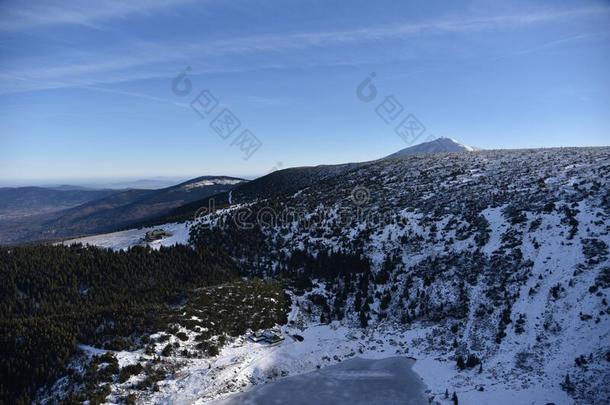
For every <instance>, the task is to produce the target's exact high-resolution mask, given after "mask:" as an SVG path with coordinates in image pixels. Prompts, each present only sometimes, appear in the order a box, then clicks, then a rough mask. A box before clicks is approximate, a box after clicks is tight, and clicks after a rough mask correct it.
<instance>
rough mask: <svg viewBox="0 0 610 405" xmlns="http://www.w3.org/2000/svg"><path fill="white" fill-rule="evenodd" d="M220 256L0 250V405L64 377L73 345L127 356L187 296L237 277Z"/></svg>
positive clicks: (186, 251)
mask: <svg viewBox="0 0 610 405" xmlns="http://www.w3.org/2000/svg"><path fill="white" fill-rule="evenodd" d="M237 275H238V271H237V267H236V265H235V263H234V262H233V261H232V260H231V259H230V258H229V257H228V256H227V255H226V254H224V253H223V252H221V251H218V250H215V249H210V248H204V247H199V248H197V249H192V248H191V247H187V246H175V247H171V248H161V249H160V250H158V251H155V250H152V249H150V248H143V247H134V248H131V249H129V250H127V251H121V252H114V251H111V250H106V249H99V248H94V247H83V246H81V245H75V246H71V247H65V246H43V245H37V246H28V247H11V248H6V247H3V248H0V403H10V404H14V403H29V402H31V401H32V400H33V399H34V398H35V396H36V392H37V390H38V389H39V388H41V387H43V386H45V385H46V384H50V383H51V382H53V381H54V380H55V379H56V378H57V377H59V376H60V375H62V373H64V372H65V370H66V366H67V364H68V362H69V360H70V358H71V357H72V355H73V354H74V351H75V349H76V344H77V343H86V344H92V345H96V346H98V347H104V348H107V349H116V350H121V349H128V348H130V347H135V346H136V345H138V344H140V341H139V338H140V337H141V336H142V335H143V334H145V333H148V332H153V331H155V330H156V328H158V327H160V326H161V325H159V322H160V321H161V319H162V316H161V315H162V314H164V313H167V312H168V311H169V309H170V308H171V306H172V305H176V304H181V303H183V302H184V300H185V298H186V296H187V292H188V291H190V290H192V289H194V288H199V287H203V286H210V285H215V284H220V283H223V282H226V281H229V280H233V279H235V278H236V277H237Z"/></svg>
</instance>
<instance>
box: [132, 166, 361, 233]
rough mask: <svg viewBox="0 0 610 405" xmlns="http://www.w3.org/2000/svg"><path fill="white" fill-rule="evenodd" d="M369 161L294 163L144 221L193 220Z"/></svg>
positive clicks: (343, 171)
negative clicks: (214, 209) (211, 210)
mask: <svg viewBox="0 0 610 405" xmlns="http://www.w3.org/2000/svg"><path fill="white" fill-rule="evenodd" d="M365 164H366V163H346V164H340V165H321V166H313V167H294V168H289V169H284V170H278V171H275V172H272V173H270V174H268V175H266V176H263V177H259V178H257V179H255V180H252V181H249V182H247V183H243V184H240V185H239V186H237V187H235V188H234V189H233V190H231V191H230V193H229V192H224V193H220V194H216V195H213V196H212V197H211V198H212V199H213V202H212V201H210V199H208V198H206V199H202V200H197V201H193V202H191V203H189V204H185V205H183V206H181V207H179V208H176V209H175V210H173V211H171V212H170V213H169V214H167V215H165V216H162V217H158V218H154V219H153V220H151V221H148V222H143V223H142V225H150V224H163V223H167V222H175V221H186V220H191V219H193V218H194V217H196V216H198V215H199V213H201V209H202V208H204V209H208V208H209V207H225V206H228V205H230V204H236V203H243V202H250V201H255V200H260V199H266V198H272V197H277V196H282V195H288V194H292V193H294V192H296V191H298V190H300V189H302V188H305V187H309V186H311V185H313V184H316V183H318V182H321V181H324V180H326V179H330V178H332V177H335V176H338V175H340V174H343V173H347V172H349V171H351V170H354V169H356V168H358V167H361V166H363V165H365Z"/></svg>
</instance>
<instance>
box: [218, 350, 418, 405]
mask: <svg viewBox="0 0 610 405" xmlns="http://www.w3.org/2000/svg"><path fill="white" fill-rule="evenodd" d="M412 364H413V360H410V359H407V358H405V357H390V358H386V359H380V360H368V359H361V358H354V359H349V360H345V361H343V362H341V363H339V364H336V365H333V366H329V367H325V368H323V369H320V370H316V371H313V372H310V373H307V374H302V375H296V376H293V377H286V378H284V379H281V380H278V381H276V382H272V383H269V384H264V385H260V386H257V387H254V388H252V389H250V390H248V391H245V392H243V393H240V394H236V395H233V396H231V397H229V398H226V399H223V400H219V401H214V402H211V404H213V405H238V404H239V405H242V404H243V405H268V404H291V405H300V404H303V405H311V404H321V405H323V404H332V405H348V404H349V405H358V404H363V405H364V404H385V405H392V404H401V405H420V404H421V405H423V404H427V403H428V401H427V400H426V397H425V395H424V385H423V383H422V382H421V380H420V378H419V377H418V376H417V374H415V372H414V371H413V370H411V366H412Z"/></svg>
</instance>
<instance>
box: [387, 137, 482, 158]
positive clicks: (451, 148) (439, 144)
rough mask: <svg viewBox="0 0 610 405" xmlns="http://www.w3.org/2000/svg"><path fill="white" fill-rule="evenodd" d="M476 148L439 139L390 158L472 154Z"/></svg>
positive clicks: (412, 147)
mask: <svg viewBox="0 0 610 405" xmlns="http://www.w3.org/2000/svg"><path fill="white" fill-rule="evenodd" d="M474 150H475V148H473V147H471V146H466V145H462V144H461V143H459V142H458V141H456V140H455V139H452V138H437V139H435V140H433V141H429V142H423V143H420V144H417V145H414V146H409V147H408V148H404V149H401V150H399V151H398V152H396V153H392V154H391V155H389V156H388V157H389V158H396V157H403V156H412V155H421V154H427V153H450V152H472V151H474Z"/></svg>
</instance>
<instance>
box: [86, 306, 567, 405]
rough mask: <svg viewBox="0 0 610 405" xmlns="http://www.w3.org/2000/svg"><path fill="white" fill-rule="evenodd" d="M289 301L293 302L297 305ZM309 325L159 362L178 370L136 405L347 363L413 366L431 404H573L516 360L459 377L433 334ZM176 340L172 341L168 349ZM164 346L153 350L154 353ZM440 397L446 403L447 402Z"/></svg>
mask: <svg viewBox="0 0 610 405" xmlns="http://www.w3.org/2000/svg"><path fill="white" fill-rule="evenodd" d="M293 298H294V297H293ZM295 301H296V302H297V303H298V299H297V300H295ZM307 319H309V316H302V314H301V313H300V311H299V307H298V305H297V304H293V307H292V311H291V313H290V316H289V324H288V325H285V326H283V327H282V328H281V329H282V332H283V333H284V335H285V336H286V339H285V340H284V341H283V342H282V343H281V344H280V345H277V346H269V345H267V344H264V343H263V344H261V343H254V342H251V341H250V340H248V338H247V337H246V336H241V337H238V338H236V339H234V340H232V341H230V342H229V343H228V344H227V345H226V346H225V347H224V348H222V349H221V351H220V353H219V354H218V356H215V357H211V358H198V359H184V358H182V357H171V356H170V357H165V358H164V359H165V360H164V361H166V362H168V363H170V364H171V363H174V364H175V365H176V367H175V369H176V371H175V372H174V373H173V374H169V375H168V376H167V377H166V379H164V380H162V381H159V383H158V386H159V390H158V391H157V392H154V393H151V394H144V396H138V403H140V402H142V403H155V404H205V403H214V401H217V400H220V399H227V398H231V396H232V395H235V394H236V393H239V392H243V391H246V390H249V389H252V388H253V387H257V386H259V385H260V384H266V383H271V384H273V382H274V381H277V380H278V379H281V378H284V377H288V376H295V375H299V374H304V373H309V372H312V371H316V370H318V369H320V368H322V369H323V368H325V367H328V366H331V365H335V364H338V363H340V362H343V361H345V360H347V359H354V358H362V359H385V358H392V357H397V356H401V357H407V358H411V359H414V360H415V362H414V364H413V366H412V370H413V371H414V372H415V373H416V378H420V379H421V382H422V383H423V385H424V386H425V387H424V391H425V392H424V396H425V398H427V399H430V398H432V397H433V398H434V401H433V403H439V404H451V403H452V402H451V394H452V393H453V392H454V391H455V392H456V393H457V396H458V398H459V400H460V403H465V404H494V405H502V404H507V405H508V404H511V405H512V404H547V403H555V404H556V405H561V404H572V403H574V402H573V400H572V399H571V398H570V397H569V396H567V395H566V393H565V392H564V391H562V390H561V387H560V382H561V380H562V377H563V376H564V374H565V371H564V370H561V369H556V370H551V371H549V370H545V371H544V372H542V373H539V375H538V376H537V377H536V378H534V377H533V374H532V373H530V374H529V375H528V376H527V377H523V376H520V375H517V374H514V372H513V370H514V365H513V364H514V353H504V354H499V355H497V356H496V357H495V358H493V359H488V360H486V361H485V362H484V367H483V372H482V373H480V374H479V372H478V369H477V368H473V369H471V370H468V369H467V370H464V371H458V369H457V367H456V363H455V360H454V359H453V358H452V357H451V355H450V354H447V355H443V354H440V353H435V351H434V350H430V340H429V339H428V337H429V336H430V335H433V334H435V333H436V332H435V328H432V327H421V328H412V329H406V328H404V327H402V326H400V325H392V324H383V323H382V324H380V325H378V326H376V327H373V328H368V329H366V330H365V329H361V328H357V327H353V328H352V327H346V326H344V325H341V324H340V323H339V322H336V321H335V322H332V323H331V324H325V325H321V324H314V323H313V322H311V321H308V320H307ZM294 335H298V336H300V337H302V338H303V339H302V341H299V340H300V339H299V340H297V339H295V338H293V336H294ZM174 339H176V338H175V337H174V336H171V337H170V340H169V342H170V343H171V342H172V341H173V340H174ZM164 345H165V343H162V344H161V343H159V344H157V347H156V351H157V353H160V352H161V350H162V348H163V346H164ZM189 345H194V342H192V341H191V340H189V341H187V342H182V347H186V348H188V347H189ZM83 349H84V350H85V351H88V352H89V353H90V354H100V353H101V352H102V351H99V350H97V349H93V348H91V347H83ZM115 355H116V357H117V359H118V360H119V365H120V367H124V366H126V365H129V364H135V363H136V362H142V361H143V360H150V359H151V358H154V357H155V356H154V355H153V356H151V355H146V354H144V353H143V351H136V352H127V351H124V352H115ZM141 378H142V377H141V376H132V377H131V378H130V379H129V380H128V381H126V382H125V383H123V384H113V387H112V395H111V396H110V397H109V398H108V400H109V401H110V402H114V401H113V399H114V400H118V398H119V397H124V396H125V395H126V394H128V393H133V392H137V391H134V390H133V386H134V385H135V384H137V382H138V380H139V379H141ZM405 381H406V376H405ZM446 390H447V391H448V392H449V398H448V399H445V391H446ZM117 402H118V401H117ZM426 402H427V401H426Z"/></svg>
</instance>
